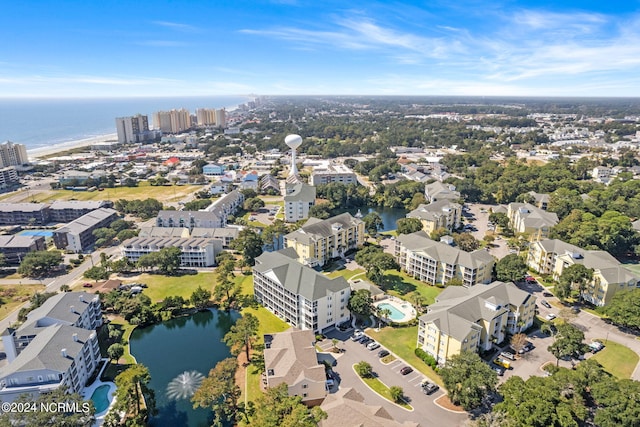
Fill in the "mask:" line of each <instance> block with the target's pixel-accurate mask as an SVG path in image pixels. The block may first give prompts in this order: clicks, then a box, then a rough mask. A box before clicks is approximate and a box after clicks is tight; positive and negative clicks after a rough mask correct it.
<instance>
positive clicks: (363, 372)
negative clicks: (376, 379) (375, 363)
mask: <svg viewBox="0 0 640 427" xmlns="http://www.w3.org/2000/svg"><path fill="white" fill-rule="evenodd" d="M353 368H354V369H355V370H356V374H358V375H359V376H361V377H362V378H369V377H371V376H372V375H373V368H372V367H371V364H369V362H365V361H364V360H363V361H360V362H358V363H356V364H355V366H354V367H353Z"/></svg>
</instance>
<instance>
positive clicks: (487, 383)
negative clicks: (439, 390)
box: [440, 351, 498, 411]
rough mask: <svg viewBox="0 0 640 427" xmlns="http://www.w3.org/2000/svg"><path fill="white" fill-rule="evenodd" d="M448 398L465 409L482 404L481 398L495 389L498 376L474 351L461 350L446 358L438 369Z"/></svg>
mask: <svg viewBox="0 0 640 427" xmlns="http://www.w3.org/2000/svg"><path fill="white" fill-rule="evenodd" d="M440 376H441V377H442V381H443V382H444V386H445V387H446V388H447V390H448V391H449V398H450V399H451V401H452V402H453V403H454V404H456V405H462V407H463V408H464V409H465V410H467V411H468V410H471V409H474V408H477V407H479V406H480V405H481V404H482V399H483V398H484V397H485V396H487V395H488V394H490V393H492V392H494V391H495V389H496V384H497V383H498V377H497V375H496V373H495V372H494V371H493V369H491V367H490V366H489V365H487V364H486V363H485V362H484V361H483V360H482V359H481V358H480V356H478V355H477V354H476V353H472V352H468V351H463V352H461V353H460V354H457V355H455V356H452V357H451V358H450V359H449V360H447V364H446V365H445V366H444V367H443V368H441V369H440Z"/></svg>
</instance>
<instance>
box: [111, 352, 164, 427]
mask: <svg viewBox="0 0 640 427" xmlns="http://www.w3.org/2000/svg"><path fill="white" fill-rule="evenodd" d="M150 381H151V375H150V374H149V370H148V369H147V367H146V366H144V365H142V364H137V365H131V367H129V368H127V369H126V370H124V371H122V372H120V374H118V376H117V377H116V381H115V382H116V386H117V389H116V403H115V405H114V408H113V410H115V411H117V412H121V411H124V412H126V413H127V414H128V415H129V416H131V417H132V420H134V421H135V422H137V423H138V424H143V423H144V422H145V421H146V419H147V417H148V416H149V415H152V414H153V413H154V412H155V393H154V391H153V389H152V388H150V387H149V382H150ZM142 396H144V401H145V404H146V405H145V406H144V407H143V406H142V405H141V403H142Z"/></svg>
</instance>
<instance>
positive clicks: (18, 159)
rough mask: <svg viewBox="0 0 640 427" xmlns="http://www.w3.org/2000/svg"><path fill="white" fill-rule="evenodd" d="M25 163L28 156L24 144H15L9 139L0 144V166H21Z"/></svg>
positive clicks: (27, 161) (27, 160)
mask: <svg viewBox="0 0 640 427" xmlns="http://www.w3.org/2000/svg"><path fill="white" fill-rule="evenodd" d="M26 163H29V156H28V155H27V147H26V146H25V145H24V144H16V143H14V142H11V141H5V142H3V143H2V144H0V168H5V167H7V166H22V165H24V164H26Z"/></svg>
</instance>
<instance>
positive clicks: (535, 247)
mask: <svg viewBox="0 0 640 427" xmlns="http://www.w3.org/2000/svg"><path fill="white" fill-rule="evenodd" d="M573 264H582V265H584V266H585V267H586V268H591V269H593V279H592V280H591V282H590V283H588V284H587V286H586V288H585V290H584V291H583V292H582V298H583V299H584V300H585V301H588V302H590V303H592V304H594V305H598V306H603V305H606V304H608V303H609V302H610V301H611V298H612V297H613V296H614V295H615V294H616V292H618V291H621V290H627V289H634V288H636V287H639V286H640V276H639V275H637V274H635V273H633V272H632V271H630V270H628V269H626V268H625V267H624V266H623V264H621V263H620V261H618V260H617V259H615V258H614V257H613V256H612V255H611V254H609V253H608V252H606V251H599V250H586V249H582V248H579V247H578V246H575V245H571V244H569V243H566V242H563V241H562V240H558V239H546V240H541V241H537V242H532V243H531V244H530V245H529V251H528V253H527V265H528V266H529V267H530V268H531V269H533V270H535V271H537V272H538V273H540V274H550V275H552V277H553V278H554V280H558V279H560V276H561V275H562V272H563V270H564V269H565V268H566V267H568V266H570V265H573Z"/></svg>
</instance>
